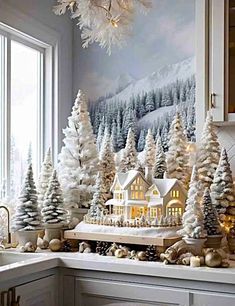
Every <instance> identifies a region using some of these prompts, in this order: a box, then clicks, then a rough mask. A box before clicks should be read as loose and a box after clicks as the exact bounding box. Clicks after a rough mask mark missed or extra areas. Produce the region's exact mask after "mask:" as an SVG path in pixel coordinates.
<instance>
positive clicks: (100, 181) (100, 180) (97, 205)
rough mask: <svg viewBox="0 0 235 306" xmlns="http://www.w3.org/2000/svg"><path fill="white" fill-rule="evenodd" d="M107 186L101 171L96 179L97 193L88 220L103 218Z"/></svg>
mask: <svg viewBox="0 0 235 306" xmlns="http://www.w3.org/2000/svg"><path fill="white" fill-rule="evenodd" d="M104 193H105V185H104V177H103V172H102V171H99V173H98V174H97V177H96V185H95V193H94V195H93V199H92V201H91V206H90V209H89V210H88V213H87V216H86V217H87V218H88V219H89V218H94V219H96V218H101V217H102V216H103V215H104V214H105V212H106V208H105V197H104Z"/></svg>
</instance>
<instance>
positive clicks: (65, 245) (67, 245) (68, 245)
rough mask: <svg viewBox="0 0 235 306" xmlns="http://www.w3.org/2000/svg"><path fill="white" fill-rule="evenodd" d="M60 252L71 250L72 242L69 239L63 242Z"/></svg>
mask: <svg viewBox="0 0 235 306" xmlns="http://www.w3.org/2000/svg"><path fill="white" fill-rule="evenodd" d="M62 252H72V243H71V242H70V241H69V240H65V241H64V242H63V246H62Z"/></svg>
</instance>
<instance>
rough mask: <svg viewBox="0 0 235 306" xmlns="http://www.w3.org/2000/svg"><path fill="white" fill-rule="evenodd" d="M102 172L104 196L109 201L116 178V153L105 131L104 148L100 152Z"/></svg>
mask: <svg viewBox="0 0 235 306" xmlns="http://www.w3.org/2000/svg"><path fill="white" fill-rule="evenodd" d="M99 158H100V170H101V171H102V172H103V179H104V188H105V191H104V196H105V198H106V199H108V198H109V197H110V196H111V194H110V187H111V185H112V183H113V180H114V177H115V161H114V153H113V150H112V143H111V138H110V135H109V133H108V131H107V129H106V130H105V133H104V138H103V141H102V146H101V150H100V156H99Z"/></svg>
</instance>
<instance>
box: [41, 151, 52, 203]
mask: <svg viewBox="0 0 235 306" xmlns="http://www.w3.org/2000/svg"><path fill="white" fill-rule="evenodd" d="M52 172H53V163H52V156H51V149H50V148H49V149H48V151H47V152H46V155H45V158H44V161H43V163H42V167H41V172H40V174H39V179H38V186H37V190H38V205H39V207H42V205H43V201H44V197H45V194H46V192H47V189H48V185H49V181H50V178H51V175H52Z"/></svg>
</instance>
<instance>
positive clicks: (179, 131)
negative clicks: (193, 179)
mask: <svg viewBox="0 0 235 306" xmlns="http://www.w3.org/2000/svg"><path fill="white" fill-rule="evenodd" d="M188 160H189V156H188V152H187V139H186V136H185V134H184V130H183V126H182V120H181V117H180V114H179V113H178V112H177V113H176V115H175V118H174V120H173V121H172V124H171V127H170V131H169V150H168V152H167V153H166V165H167V176H168V177H169V178H176V179H178V180H179V181H181V183H182V184H183V185H184V187H187V183H188V177H189V167H188Z"/></svg>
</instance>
